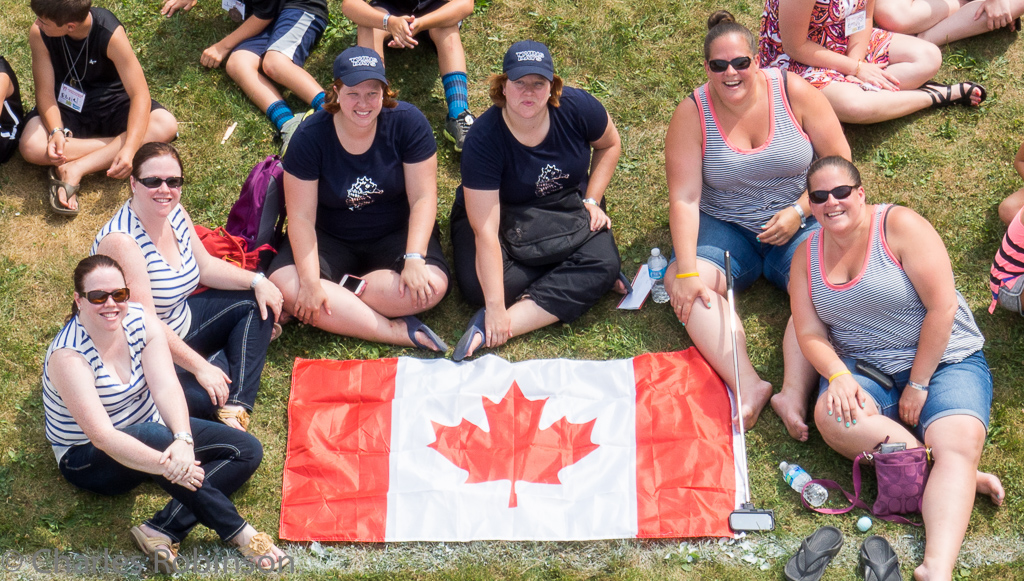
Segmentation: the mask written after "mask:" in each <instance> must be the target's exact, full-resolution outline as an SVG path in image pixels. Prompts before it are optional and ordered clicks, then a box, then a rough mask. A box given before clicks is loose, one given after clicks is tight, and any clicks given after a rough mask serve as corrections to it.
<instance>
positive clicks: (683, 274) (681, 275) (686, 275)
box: [676, 270, 700, 278]
mask: <svg viewBox="0 0 1024 581" xmlns="http://www.w3.org/2000/svg"><path fill="white" fill-rule="evenodd" d="M692 276H700V273H699V272H697V271H696V270H695V271H693V272H680V273H678V274H676V278H690V277H692Z"/></svg>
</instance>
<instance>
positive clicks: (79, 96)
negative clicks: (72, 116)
mask: <svg viewBox="0 0 1024 581" xmlns="http://www.w3.org/2000/svg"><path fill="white" fill-rule="evenodd" d="M57 103H59V104H61V105H64V106H65V107H67V108H68V109H71V110H72V111H75V112H77V113H81V112H82V107H83V106H85V93H83V92H82V91H79V90H78V89H76V88H74V87H72V86H70V85H67V84H65V83H61V85H60V93H59V94H58V95H57Z"/></svg>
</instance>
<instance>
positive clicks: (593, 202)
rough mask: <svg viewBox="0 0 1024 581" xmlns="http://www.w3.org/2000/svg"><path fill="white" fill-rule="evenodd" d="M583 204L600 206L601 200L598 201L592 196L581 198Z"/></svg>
mask: <svg viewBox="0 0 1024 581" xmlns="http://www.w3.org/2000/svg"><path fill="white" fill-rule="evenodd" d="M583 203H584V204H590V205H591V206H600V205H601V202H598V201H597V200H595V199H594V198H583Z"/></svg>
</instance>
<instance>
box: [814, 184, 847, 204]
mask: <svg viewBox="0 0 1024 581" xmlns="http://www.w3.org/2000/svg"><path fill="white" fill-rule="evenodd" d="M858 187H860V186H836V187H834V188H832V189H831V190H814V191H813V192H807V197H808V198H810V200H811V203H812V204H824V203H825V202H827V201H828V197H829V195H831V196H832V197H833V198H835V199H837V200H842V199H844V198H848V197H850V194H851V193H853V190H855V189H857V188H858Z"/></svg>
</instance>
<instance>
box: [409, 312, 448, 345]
mask: <svg viewBox="0 0 1024 581" xmlns="http://www.w3.org/2000/svg"><path fill="white" fill-rule="evenodd" d="M402 320H403V321H405V326H406V328H407V329H408V331H409V340H410V341H412V344H413V345H415V346H416V348H417V349H423V350H425V351H434V352H437V353H444V352H445V351H447V350H448V344H447V343H445V342H444V341H442V340H441V338H440V337H438V336H437V333H435V332H434V331H433V330H431V329H430V327H428V326H426V325H425V324H424V323H423V321H421V320H419V319H418V318H416V317H414V316H412V315H409V316H407V317H402ZM419 331H423V333H424V334H426V336H427V338H428V339H430V342H431V343H433V344H434V347H436V349H431V348H430V347H428V346H427V345H424V344H423V343H420V342H419V341H417V340H416V333H417V332H419Z"/></svg>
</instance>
